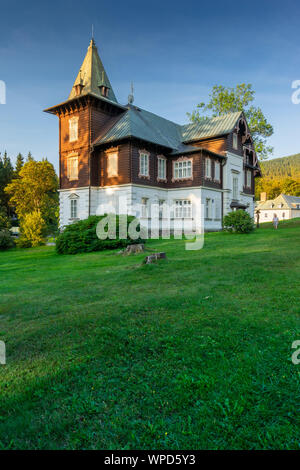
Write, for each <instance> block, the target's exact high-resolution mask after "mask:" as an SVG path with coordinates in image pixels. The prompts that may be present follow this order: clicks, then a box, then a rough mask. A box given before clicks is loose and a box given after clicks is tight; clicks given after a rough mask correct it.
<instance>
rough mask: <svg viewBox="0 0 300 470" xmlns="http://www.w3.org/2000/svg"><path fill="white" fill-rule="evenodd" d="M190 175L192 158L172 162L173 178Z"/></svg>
mask: <svg viewBox="0 0 300 470" xmlns="http://www.w3.org/2000/svg"><path fill="white" fill-rule="evenodd" d="M191 177H192V160H180V161H177V162H174V178H175V179H184V178H191Z"/></svg>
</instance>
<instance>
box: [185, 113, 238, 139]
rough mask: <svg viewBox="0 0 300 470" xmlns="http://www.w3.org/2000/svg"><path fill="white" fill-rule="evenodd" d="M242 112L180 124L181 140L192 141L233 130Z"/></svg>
mask: <svg viewBox="0 0 300 470" xmlns="http://www.w3.org/2000/svg"><path fill="white" fill-rule="evenodd" d="M241 114H242V112H241V111H238V112H235V113H229V114H225V115H224V116H217V117H214V118H211V119H205V120H204V121H202V122H195V123H194V122H193V123H191V124H186V125H184V126H182V141H183V142H192V141H193V140H201V139H205V138H209V137H217V136H219V135H225V134H229V133H230V132H232V131H233V129H234V127H235V125H236V123H237V120H238V119H239V117H240V116H241Z"/></svg>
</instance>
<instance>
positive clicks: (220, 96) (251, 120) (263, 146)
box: [188, 83, 273, 160]
mask: <svg viewBox="0 0 300 470" xmlns="http://www.w3.org/2000/svg"><path fill="white" fill-rule="evenodd" d="M254 96H255V91H254V90H253V89H252V85H251V84H246V83H241V84H239V85H237V86H236V87H235V88H232V87H225V86H223V85H215V86H214V87H213V88H212V92H211V93H210V95H209V102H208V103H207V104H206V103H204V102H202V103H199V104H198V105H197V106H196V109H195V110H194V111H193V112H192V113H188V116H189V118H190V120H191V121H192V122H197V121H198V122H201V121H203V120H205V119H208V118H209V117H216V116H222V115H224V114H227V113H233V112H236V111H243V112H244V114H245V116H246V119H247V122H248V126H249V129H250V131H251V134H252V137H253V140H254V145H255V150H256V152H257V154H258V157H259V159H260V160H264V159H267V158H268V157H269V156H270V154H272V152H273V148H272V147H270V146H268V145H267V138H268V137H270V136H271V135H272V134H273V127H272V125H271V124H270V123H269V122H268V121H267V118H266V117H265V115H264V114H263V112H262V110H261V108H260V107H258V106H254V105H250V103H252V102H253V101H254Z"/></svg>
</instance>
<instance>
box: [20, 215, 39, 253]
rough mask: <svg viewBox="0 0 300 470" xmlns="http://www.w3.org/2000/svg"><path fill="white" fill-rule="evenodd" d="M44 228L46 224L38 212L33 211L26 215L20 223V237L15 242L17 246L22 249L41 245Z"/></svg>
mask: <svg viewBox="0 0 300 470" xmlns="http://www.w3.org/2000/svg"><path fill="white" fill-rule="evenodd" d="M45 227H46V224H45V221H44V219H43V217H42V216H41V214H40V212H38V211H33V212H31V213H30V214H26V215H25V217H24V219H23V220H22V222H21V227H20V231H21V236H20V238H19V239H18V240H17V242H16V243H17V245H18V246H19V247H23V248H28V247H31V246H39V245H43V244H44V243H45V239H44V231H45Z"/></svg>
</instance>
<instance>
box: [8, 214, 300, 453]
mask: <svg viewBox="0 0 300 470" xmlns="http://www.w3.org/2000/svg"><path fill="white" fill-rule="evenodd" d="M147 246H148V247H149V249H153V250H159V251H166V252H167V256H168V260H167V261H161V262H159V263H158V264H157V265H147V266H146V265H141V261H142V259H143V255H136V256H130V257H122V256H120V255H117V254H116V253H115V252H112V251H110V252H104V253H103V252H102V253H90V254H80V255H75V256H59V255H57V254H56V253H55V251H54V248H53V247H41V248H36V249H27V250H26V249H24V250H13V251H10V252H3V253H0V296H1V303H0V339H1V340H4V341H5V342H6V347H7V365H6V366H1V365H0V389H1V397H0V448H17V449H299V448H300V431H299V429H300V422H299V421H300V419H299V416H300V413H299V411H300V410H299V402H300V400H299V398H300V396H299V376H300V364H299V365H293V364H292V362H291V355H292V352H293V350H292V349H291V344H292V342H293V341H295V340H297V339H298V340H299V339H300V318H299V310H300V308H299V293H300V221H299V220H298V221H291V222H287V223H280V228H279V229H278V231H275V230H273V229H272V228H271V227H270V225H268V224H265V225H264V226H263V227H262V228H260V229H259V230H258V231H256V232H255V233H253V234H250V235H230V234H226V233H210V234H207V235H206V236H205V246H204V248H203V249H202V250H200V251H186V250H185V249H184V247H185V244H184V242H183V241H178V240H176V241H175V240H167V241H163V240H159V241H158V240H157V241H154V240H153V241H149V243H148V244H147Z"/></svg>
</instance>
